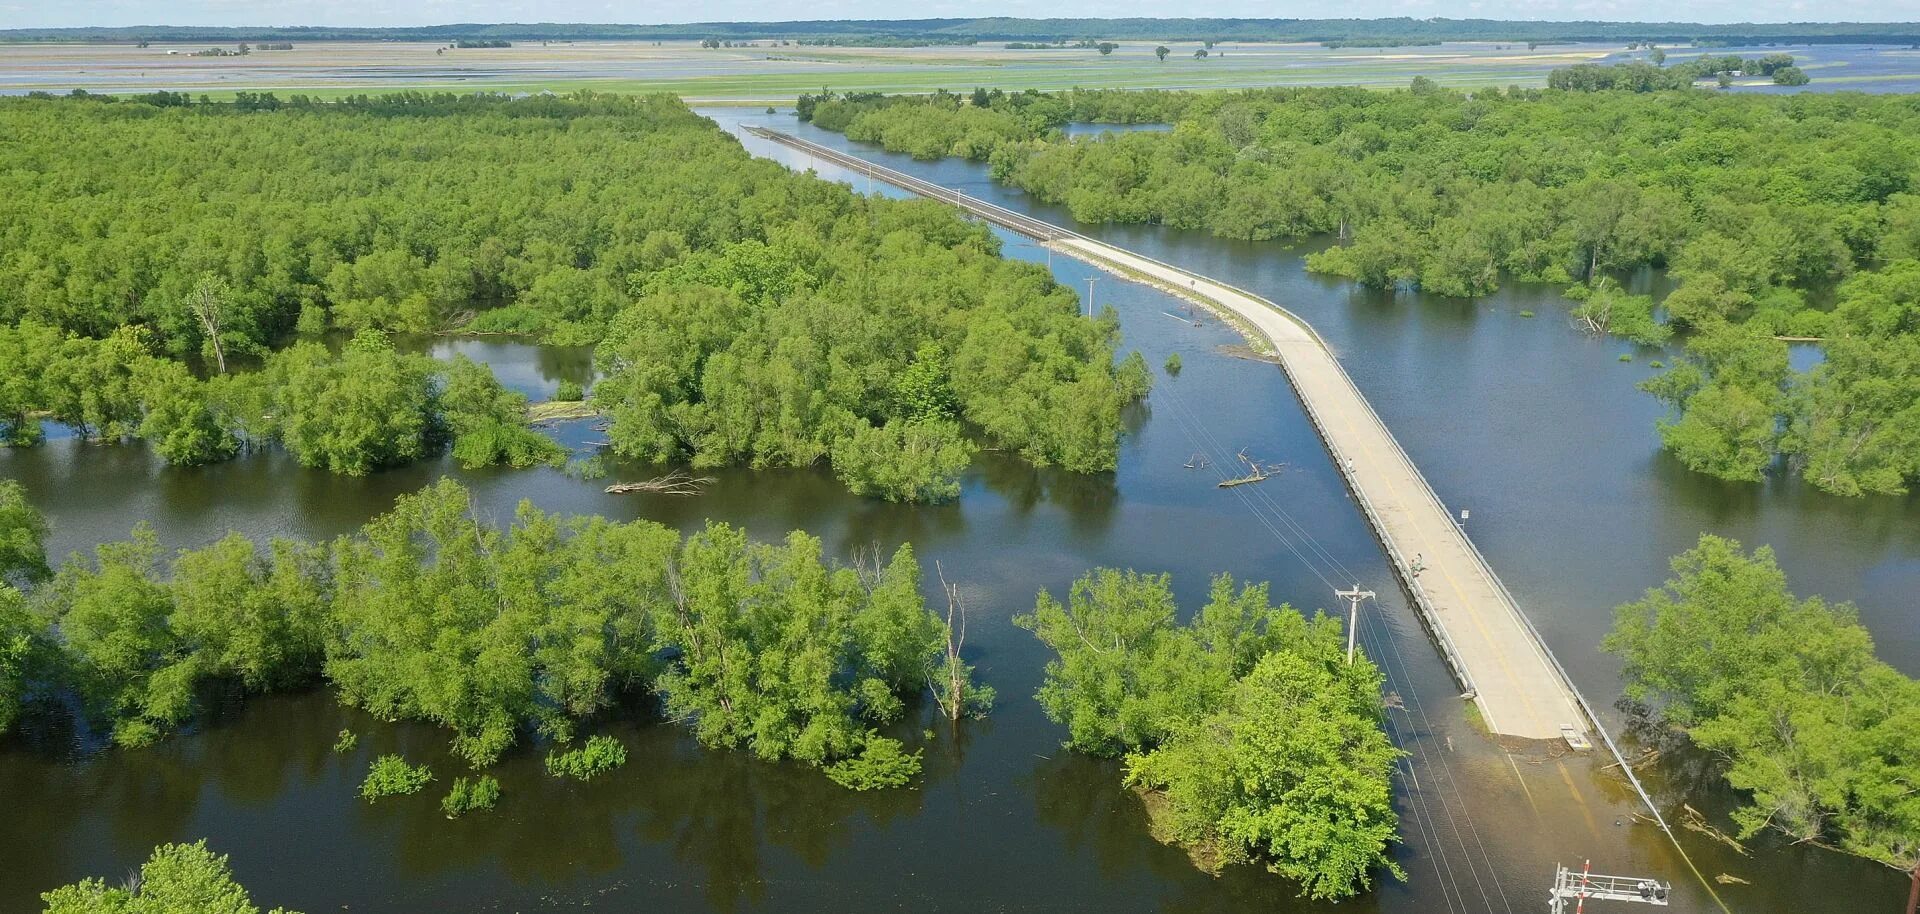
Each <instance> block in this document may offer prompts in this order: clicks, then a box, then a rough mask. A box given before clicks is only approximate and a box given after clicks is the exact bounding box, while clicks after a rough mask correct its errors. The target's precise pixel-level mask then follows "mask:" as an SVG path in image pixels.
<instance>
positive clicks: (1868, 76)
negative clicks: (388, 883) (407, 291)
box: [0, 41, 1920, 105]
mask: <svg viewBox="0 0 1920 914" xmlns="http://www.w3.org/2000/svg"><path fill="white" fill-rule="evenodd" d="M1156 45H1157V42H1152V41H1129V42H1121V43H1120V45H1119V48H1118V49H1117V50H1115V51H1114V52H1113V54H1111V55H1106V56H1103V55H1100V54H1098V53H1097V52H1094V51H1090V50H1079V49H1068V48H1048V49H1038V50H1012V49H1008V48H1005V47H1003V46H1002V45H1001V44H1000V43H983V44H979V45H973V46H943V47H923V48H824V47H801V46H797V45H788V46H778V45H776V44H775V43H774V42H771V41H761V42H758V43H756V44H755V46H752V47H736V48H716V49H702V48H700V47H698V46H697V44H696V43H695V42H690V41H666V42H652V41H582V42H549V43H542V42H518V43H516V44H515V46H513V47H510V48H472V49H454V50H448V49H445V48H444V47H443V46H441V45H437V44H434V43H430V42H384V41H383V42H296V43H295V45H294V47H293V49H292V50H287V51H254V52H253V53H251V54H248V55H246V56H228V57H195V56H193V54H194V52H196V51H201V50H205V49H206V45H205V44H202V43H189V44H166V43H156V44H154V45H152V46H151V47H146V48H140V47H135V46H134V45H132V44H124V43H123V44H7V43H0V95H11V94H22V93H26V92H30V91H48V92H67V91H70V90H72V89H85V90H87V91H89V92H106V93H129V92H153V91H157V90H162V89H165V90H169V91H176V92H190V93H214V94H218V93H226V92H235V91H276V92H281V93H283V94H285V93H294V92H307V93H319V94H323V95H326V94H340V93H348V92H374V91H381V90H391V89H400V88H407V89H424V90H435V91H454V92H473V91H499V92H533V91H540V90H542V89H552V90H554V91H570V90H573V89H606V90H614V91H665V92H675V93H679V94H681V95H683V96H686V97H689V98H694V99H699V100H701V101H703V102H721V103H734V104H760V105H765V104H769V103H773V104H781V105H786V104H791V103H792V100H793V97H794V96H795V95H797V94H798V93H801V92H814V91H818V90H820V89H821V88H822V87H827V88H831V89H834V90H837V91H890V92H903V91H913V92H926V91H932V90H933V89H936V88H945V89H953V90H959V91H965V90H967V89H971V88H972V87H974V86H980V85H987V86H998V87H1000V88H1003V89H1007V90H1009V91H1014V90H1018V89H1028V88H1033V89H1066V88H1069V87H1072V86H1081V87H1086V88H1099V87H1120V88H1148V87H1157V88H1167V89H1233V88H1249V87H1258V86H1312V85H1346V86H1370V87H1396V86H1405V85H1407V83H1408V82H1409V81H1410V80H1412V79H1413V77H1415V76H1425V77H1427V78H1429V79H1433V80H1436V81H1438V82H1441V83H1445V84H1448V85H1456V86H1464V87H1473V86H1508V85H1520V86H1542V85H1545V84H1546V81H1547V74H1548V73H1549V72H1551V71H1553V70H1554V69H1557V68H1560V67H1565V66H1569V65H1572V64H1577V63H1586V62H1594V61H1600V62H1619V61H1624V60H1636V59H1639V60H1643V59H1645V58H1646V56H1647V53H1648V52H1646V51H1625V50H1623V48H1622V46H1621V45H1619V44H1597V43H1566V44H1545V45H1540V46H1539V47H1536V48H1528V47H1527V46H1526V45H1525V44H1511V43H1500V42H1447V43H1445V44H1439V45H1429V46H1421V47H1402V48H1384V49H1382V48H1325V47H1321V46H1320V45H1318V44H1310V43H1293V44H1276V43H1267V42H1223V43H1221V44H1219V45H1217V46H1216V47H1215V48H1214V49H1213V50H1212V52H1210V54H1209V56H1208V57H1207V58H1206V59H1204V60H1201V59H1195V58H1194V57H1193V56H1192V55H1193V53H1194V52H1195V51H1196V50H1198V49H1199V47H1200V45H1199V43H1197V42H1169V45H1170V46H1171V47H1172V49H1173V53H1172V54H1171V55H1170V56H1169V58H1168V59H1167V60H1166V61H1164V62H1162V61H1159V60H1157V59H1156V58H1155V57H1154V48H1155V47H1156ZM1775 52H1785V53H1790V54H1793V55H1794V56H1795V57H1796V58H1797V59H1798V60H1799V62H1800V64H1801V66H1802V67H1803V68H1804V69H1805V70H1806V71H1807V73H1808V75H1809V76H1811V77H1813V80H1814V81H1813V82H1812V83H1811V84H1810V85H1808V86H1806V87H1804V88H1800V89H1789V88H1785V87H1775V86H1772V85H1771V84H1768V83H1765V82H1764V81H1760V80H1742V81H1741V84H1740V90H1741V91H1749V90H1751V91H1766V92H1775V91H1807V92H1828V91H1839V90H1859V91H1866V92H1904V91H1912V90H1914V89H1915V88H1920V50H1912V49H1907V48H1904V47H1901V46H1896V45H1885V44H1881V45H1825V44H1821V45H1793V46H1787V45H1780V46H1765V47H1753V48H1712V49H1705V50H1694V49H1690V48H1668V49H1667V53H1668V54H1669V59H1670V60H1672V61H1673V62H1676V63H1677V62H1679V61H1681V60H1685V59H1687V58H1688V57H1689V56H1691V55H1694V54H1698V53H1713V54H1731V53H1741V54H1745V55H1747V56H1759V55H1762V54H1768V53H1775ZM1749 84H1751V86H1750V85H1749Z"/></svg>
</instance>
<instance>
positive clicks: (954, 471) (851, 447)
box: [832, 419, 976, 502]
mask: <svg viewBox="0 0 1920 914" xmlns="http://www.w3.org/2000/svg"><path fill="white" fill-rule="evenodd" d="M975 450H976V448H975V447H974V445H973V443H972V442H970V441H968V440H967V439H966V436H965V435H964V434H963V433H962V432H961V430H960V425H959V423H956V422H953V421H950V420H941V419H928V420H900V419H896V420H894V421H892V422H888V423H887V424H886V425H884V426H881V427H879V428H875V427H873V426H871V425H866V424H860V425H856V426H854V427H853V432H852V434H850V435H848V436H846V437H844V438H842V439H840V440H839V441H836V442H835V443H834V445H833V451H832V457H833V470H834V475H835V476H837V477H839V479H840V480H841V481H842V482H844V483H846V485H847V488H848V489H850V490H852V491H853V493H854V494H856V495H874V496H878V497H880V498H884V499H886V500H888V501H909V502H943V501H951V500H953V499H954V498H955V497H957V496H958V495H959V494H960V478H959V477H960V473H961V472H962V471H963V470H965V469H966V468H967V464H969V463H971V462H972V460H973V454H974V451H975Z"/></svg>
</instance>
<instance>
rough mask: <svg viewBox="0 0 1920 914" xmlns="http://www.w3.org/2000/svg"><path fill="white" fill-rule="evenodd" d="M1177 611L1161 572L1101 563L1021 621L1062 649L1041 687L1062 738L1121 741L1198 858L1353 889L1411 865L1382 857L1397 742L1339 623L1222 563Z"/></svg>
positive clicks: (1097, 745)
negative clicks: (1246, 581)
mask: <svg viewBox="0 0 1920 914" xmlns="http://www.w3.org/2000/svg"><path fill="white" fill-rule="evenodd" d="M1176 617H1177V608H1176V607H1175V605H1174V601H1173V595H1172V590H1171V585H1170V581H1169V579H1168V578H1167V577H1166V576H1164V575H1159V576H1154V575H1141V574H1137V573H1135V572H1131V571H1129V572H1119V571H1114V570H1111V569H1099V570H1096V571H1094V572H1093V573H1091V574H1089V575H1086V576H1084V577H1082V578H1080V579H1079V580H1077V581H1075V582H1074V585H1073V588H1072V591H1071V593H1070V595H1069V598H1068V602H1067V604H1066V605H1064V606H1063V605H1061V604H1060V603H1058V602H1057V601H1055V600H1054V599H1053V598H1052V597H1051V596H1049V595H1047V594H1046V593H1044V592H1043V593H1042V594H1041V595H1040V596H1039V599H1038V601H1037V603H1036V605H1035V607H1034V612H1033V613H1032V614H1031V615H1024V616H1020V617H1017V618H1016V619H1015V620H1014V622H1015V624H1017V625H1020V626H1021V627H1023V628H1027V629H1029V630H1031V631H1033V632H1034V633H1035V634H1036V635H1037V636H1039V638H1040V640H1041V641H1042V642H1044V643H1046V644H1047V646H1048V647H1050V648H1052V649H1053V651H1054V652H1055V653H1056V655H1057V657H1056V659H1054V660H1050V661H1048V663H1047V670H1046V681H1045V683H1044V684H1043V685H1042V686H1041V689H1040V693H1039V695H1038V696H1037V697H1038V698H1039V700H1040V704H1041V706H1042V707H1043V708H1044V709H1045V710H1046V712H1047V716H1048V717H1050V718H1052V719H1053V720H1055V721H1057V722H1059V723H1062V724H1065V725H1066V726H1067V730H1068V740H1067V744H1068V745H1069V746H1071V747H1073V748H1076V749H1079V750H1081V751H1084V752H1089V753H1092V754H1096V755H1124V756H1125V758H1126V760H1127V768H1128V775H1127V777H1128V782H1129V783H1130V784H1132V785H1134V786H1136V787H1139V788H1142V789H1148V790H1152V791H1155V792H1156V793H1157V794H1158V796H1159V797H1160V798H1161V800H1162V801H1163V802H1164V811H1160V812H1156V813H1155V815H1156V819H1157V821H1156V827H1157V829H1159V830H1160V831H1162V832H1164V834H1166V835H1167V836H1168V837H1169V838H1170V839H1171V840H1173V841H1174V842H1176V843H1179V844H1181V845H1183V846H1186V847H1188V848H1189V849H1191V850H1194V851H1196V860H1198V859H1207V860H1209V861H1212V862H1213V864H1223V863H1228V862H1257V863H1260V864H1262V865H1265V866H1267V867H1268V868H1269V869H1271V870H1273V871H1274V872H1276V873H1281V874H1284V875H1286V876H1288V877H1289V878H1291V879H1295V880H1297V881H1299V882H1300V884H1301V891H1302V893H1303V894H1307V895H1310V896H1312V897H1315V898H1341V897H1346V896H1349V895H1353V894H1355V893H1356V892H1358V891H1361V890H1363V889H1364V888H1365V887H1367V886H1368V885H1369V884H1370V881H1371V878H1372V876H1371V874H1372V872H1373V871H1374V870H1375V869H1376V868H1379V869H1384V870H1385V871H1386V872H1388V873H1389V874H1391V875H1393V876H1394V877H1395V878H1404V874H1402V873H1401V872H1400V870H1399V868H1398V867H1397V866H1395V865H1394V864H1393V862H1392V860H1391V859H1390V858H1389V857H1388V856H1387V850H1388V847H1389V846H1390V845H1391V843H1392V842H1394V841H1395V840H1397V834H1398V828H1399V820H1398V817H1397V816H1396V815H1395V813H1394V811H1393V805H1392V785H1391V779H1392V771H1393V767H1394V763H1395V760H1396V759H1397V758H1398V757H1399V752H1398V750H1396V749H1394V748H1393V746H1392V744H1391V743H1390V742H1389V741H1388V739H1387V737H1386V733H1385V731H1384V729H1383V726H1384V721H1383V720H1382V718H1381V712H1380V685H1381V681H1382V680H1381V676H1380V673H1379V671H1378V669H1376V668H1375V667H1374V666H1373V664H1372V663H1371V662H1369V661H1367V660H1365V659H1364V658H1362V659H1361V660H1359V661H1358V662H1356V663H1353V664H1351V665H1349V664H1348V663H1346V661H1345V653H1344V650H1343V644H1344V642H1343V640H1342V635H1341V632H1340V626H1339V624H1338V623H1336V622H1334V621H1332V620H1330V619H1327V618H1325V617H1323V616H1316V617H1315V618H1314V619H1312V620H1308V619H1307V618H1305V617H1304V616H1302V615H1301V614H1300V613H1298V612H1295V611H1294V610H1292V609H1291V608H1290V607H1287V606H1284V605H1283V606H1279V607H1275V606H1273V605H1271V604H1270V603H1269V602H1268V598H1267V590H1266V586H1265V585H1258V586H1253V585H1248V586H1243V587H1242V588H1241V589H1240V590H1238V591H1237V592H1236V591H1235V589H1234V587H1233V581H1232V579H1231V578H1230V577H1228V576H1226V575H1222V576H1220V577H1218V578H1216V579H1214V582H1213V589H1212V595H1211V598H1210V599H1209V601H1208V603H1207V605H1206V606H1204V607H1202V608H1201V610H1200V611H1199V613H1197V614H1196V615H1195V616H1194V618H1193V620H1192V621H1191V622H1190V623H1188V624H1187V625H1180V624H1178V622H1177V621H1176Z"/></svg>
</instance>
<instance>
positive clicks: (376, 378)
mask: <svg viewBox="0 0 1920 914" xmlns="http://www.w3.org/2000/svg"><path fill="white" fill-rule="evenodd" d="M156 348H157V347H156V346H155V345H154V342H153V336H152V334H151V333H150V332H149V330H148V328H146V327H142V326H138V325H129V326H125V327H120V328H118V329H116V330H114V331H113V332H112V333H110V334H108V335H107V336H106V337H105V338H104V339H97V340H96V339H89V338H87V337H83V336H78V335H74V334H63V333H61V332H60V331H59V330H57V329H55V328H52V327H49V326H46V325H44V324H40V323H37V322H34V321H31V320H29V321H23V322H21V323H20V324H18V325H16V326H13V327H3V326H0V363H4V364H6V365H7V372H6V374H5V375H4V376H0V443H5V444H8V445H13V446H25V445H32V444H34V443H36V442H38V441H39V440H40V439H41V437H42V435H43V432H42V430H41V419H42V418H45V419H49V420H52V421H54V422H59V423H62V424H65V425H67V426H69V427H71V428H73V429H74V431H75V432H76V433H77V434H79V435H81V436H83V437H86V438H88V439H90V440H94V441H109V442H117V441H124V440H131V439H138V440H142V441H145V442H146V443H147V444H148V445H149V446H150V447H152V448H153V450H154V452H155V453H157V454H159V455H160V456H161V457H162V458H163V459H165V460H166V461H167V462H168V463H170V464H174V465H176V466H198V465H202V464H208V463H217V462H219V461H223V460H229V459H232V458H234V457H236V456H239V455H241V454H245V453H248V452H250V451H255V450H258V449H260V448H264V447H269V446H279V447H283V448H285V449H286V451H287V452H288V453H289V454H291V455H293V457H294V459H296V460H298V461H299V462H300V463H301V464H302V465H304V466H310V467H316V468H320V469H325V470H329V471H332V472H335V473H343V474H347V475H353V476H361V475H365V474H367V473H368V472H370V471H372V470H376V469H379V468H382V467H389V466H398V465H402V464H406V463H411V462H413V461H416V460H421V459H424V458H427V457H430V456H433V455H436V454H439V453H442V452H444V451H446V450H448V449H451V451H452V453H453V455H454V457H455V458H456V459H458V460H459V461H460V463H461V464H462V465H463V466H466V467H469V468H473V467H481V466H490V465H493V464H510V465H513V466H530V465H533V464H536V463H557V462H559V461H560V460H562V459H563V458H564V457H565V456H566V452H565V450H564V449H563V448H561V447H560V445H559V444H557V443H556V442H554V441H553V439H551V438H548V437H546V436H545V435H542V434H540V433H539V432H536V431H534V430H533V429H532V428H529V427H528V425H527V398H526V397H525V396H523V395H521V394H519V393H517V392H515V391H511V390H508V389H507V388H506V387H504V386H503V385H501V383H500V382H499V380H497V379H496V378H495V377H494V376H493V372H492V371H491V370H489V369H488V368H487V367H486V366H484V365H480V364H478V363H475V362H473V361H471V360H469V359H467V358H466V357H465V356H455V357H454V358H453V359H452V360H451V361H447V362H440V361H437V360H435V359H432V358H429V357H427V356H423V355H416V354H409V353H403V352H400V351H398V350H397V349H395V348H394V346H393V344H392V343H391V342H390V341H389V340H388V339H387V337H386V335H385V334H384V333H381V332H380V331H378V330H362V331H360V332H359V333H357V334H355V335H354V337H353V338H352V339H351V340H350V341H348V342H347V343H346V344H345V345H344V346H342V347H341V348H340V350H339V351H338V352H335V351H333V350H331V349H329V348H328V347H327V346H325V345H323V344H321V343H319V342H314V341H310V340H309V341H302V342H298V343H296V344H294V345H293V346H291V347H289V348H287V349H283V350H281V351H279V352H275V353H271V354H269V355H268V356H267V357H266V358H265V359H264V360H263V364H262V365H261V367H260V368H259V369H258V370H255V371H246V372H238V373H234V374H225V373H222V374H217V375H213V376H211V377H208V378H204V379H203V378H199V377H196V376H195V375H194V374H193V372H192V371H190V370H189V369H188V367H187V366H186V365H185V364H183V363H182V362H179V361H176V360H173V359H169V358H166V357H164V356H163V355H160V354H156V352H155V349H156Z"/></svg>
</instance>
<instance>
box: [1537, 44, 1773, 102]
mask: <svg viewBox="0 0 1920 914" xmlns="http://www.w3.org/2000/svg"><path fill="white" fill-rule="evenodd" d="M1655 50H1656V55H1655V58H1654V62H1653V63H1651V64H1649V63H1643V62H1640V61H1630V62H1626V63H1616V64H1612V65H1605V64H1592V63H1583V64H1575V65H1573V66H1571V67H1561V68H1560V69H1557V70H1554V71H1552V72H1550V73H1548V74H1547V87H1548V88H1551V89H1565V90H1568V91H1573V92H1603V91H1607V90H1609V89H1623V90H1626V91H1629V92H1657V91H1661V90H1664V89H1691V88H1693V84H1694V83H1695V82H1698V81H1699V80H1702V79H1713V80H1717V81H1718V83H1719V85H1720V87H1721V88H1723V89H1724V88H1726V87H1727V86H1730V85H1732V84H1733V78H1734V76H1736V75H1742V74H1744V75H1746V76H1765V77H1768V78H1770V79H1772V80H1773V83H1774V85H1777V86H1804V85H1806V84H1807V83H1808V82H1810V81H1811V79H1810V78H1809V77H1808V76H1807V73H1806V71H1805V70H1802V69H1800V68H1799V67H1796V66H1794V65H1793V55H1792V54H1768V55H1766V56H1764V57H1758V58H1754V57H1749V58H1745V59H1742V58H1741V57H1740V55H1738V54H1726V55H1715V54H1706V55H1702V56H1700V57H1696V58H1694V59H1693V60H1689V61H1687V62H1685V63H1681V64H1675V65H1674V66H1671V67H1663V66H1661V62H1662V61H1664V60H1665V59H1666V52H1665V51H1659V50H1658V49H1655Z"/></svg>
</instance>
